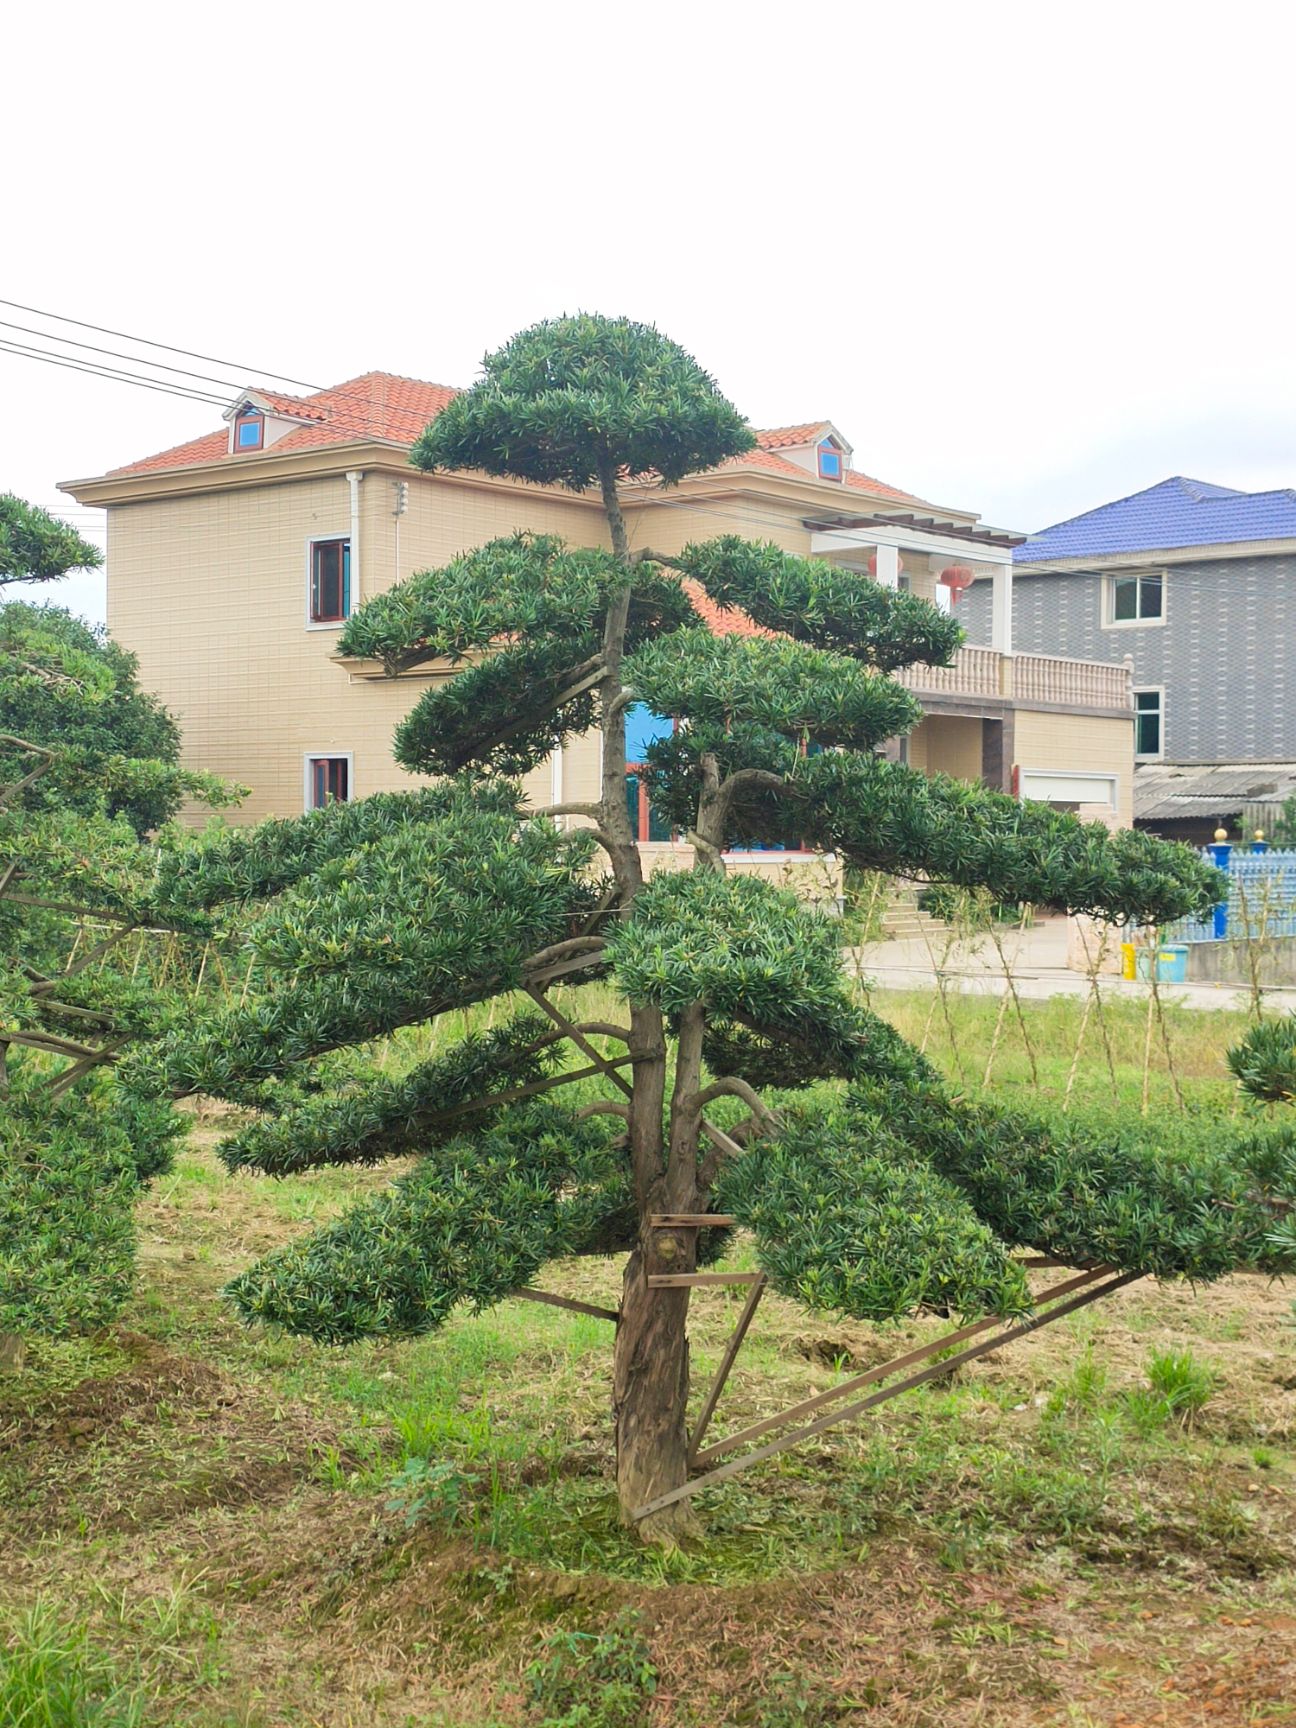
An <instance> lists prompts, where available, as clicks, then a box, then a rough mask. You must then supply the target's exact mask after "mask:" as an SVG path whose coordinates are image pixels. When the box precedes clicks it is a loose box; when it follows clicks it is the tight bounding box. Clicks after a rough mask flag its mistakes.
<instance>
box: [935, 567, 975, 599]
mask: <svg viewBox="0 0 1296 1728" xmlns="http://www.w3.org/2000/svg"><path fill="white" fill-rule="evenodd" d="M936 580H937V581H938V582H940V583H942V584H943V586H944V587H946V588H948V589H949V591H950V605H951V606H956V605H957V604H958V597H959V595H960V594H961V593H962V592H963V590H964V589H965V588H970V587H971V586H972V582H973V580H974V577H973V573H972V571H971V570H969V569H968V567H967V565H966V564H947V565H946V566H945V568H944V569H943V570H942V571H941V573H940V575H939V576H938V577H937V578H936Z"/></svg>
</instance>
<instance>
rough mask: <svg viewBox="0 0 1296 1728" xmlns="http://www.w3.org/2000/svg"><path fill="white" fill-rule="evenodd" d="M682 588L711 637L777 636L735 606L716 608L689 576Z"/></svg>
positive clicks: (706, 594) (703, 590)
mask: <svg viewBox="0 0 1296 1728" xmlns="http://www.w3.org/2000/svg"><path fill="white" fill-rule="evenodd" d="M683 588H684V592H685V593H686V594H687V595H688V597H689V599H690V600H691V601H692V602H693V610H694V611H695V612H696V613H697V614H698V615H699V617H700V618H701V619H702V622H703V623H704V624H705V625H706V627H707V629H708V630H709V631H710V632H711V634H712V635H713V636H770V637H773V636H777V634H778V632H777V631H776V630H767V629H766V628H765V626H764V625H763V624H758V623H757V622H756V620H755V619H754V618H749V617H748V616H747V614H746V613H745V612H742V611H739V609H738V607H736V606H733V607H729V606H718V605H717V604H716V602H715V601H714V600H713V599H712V598H711V596H710V595H709V594H708V593H707V591H706V589H705V588H704V587H703V586H702V584H701V583H700V582H695V581H694V580H693V578H692V577H691V576H686V577H685V578H684V581H683Z"/></svg>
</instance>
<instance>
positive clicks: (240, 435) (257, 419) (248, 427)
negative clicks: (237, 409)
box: [234, 408, 265, 452]
mask: <svg viewBox="0 0 1296 1728" xmlns="http://www.w3.org/2000/svg"><path fill="white" fill-rule="evenodd" d="M264 444H265V420H264V419H263V417H262V416H261V415H260V414H259V413H258V412H257V411H256V409H254V408H253V409H249V410H248V412H247V413H246V414H240V415H239V417H238V419H237V420H235V422H234V449H235V451H236V452H237V451H240V450H260V449H261V448H262V446H263V445H264Z"/></svg>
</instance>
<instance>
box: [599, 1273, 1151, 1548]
mask: <svg viewBox="0 0 1296 1728" xmlns="http://www.w3.org/2000/svg"><path fill="white" fill-rule="evenodd" d="M1142 1276H1143V1274H1142V1273H1141V1272H1115V1271H1114V1268H1112V1267H1110V1266H1108V1267H1099V1268H1098V1269H1097V1270H1095V1271H1091V1272H1083V1273H1080V1274H1079V1275H1078V1276H1077V1277H1076V1278H1072V1279H1068V1280H1067V1281H1066V1282H1065V1283H1064V1284H1059V1285H1057V1286H1055V1288H1054V1289H1052V1290H1046V1291H1045V1292H1044V1294H1043V1295H1042V1296H1041V1297H1040V1298H1039V1301H1040V1302H1055V1303H1056V1305H1055V1306H1053V1307H1050V1308H1049V1310H1048V1311H1047V1313H1043V1314H1034V1315H1032V1316H1031V1317H1030V1319H1028V1320H1021V1321H1018V1322H1016V1323H1014V1324H1013V1325H1010V1326H1007V1327H1004V1328H1003V1329H1002V1330H999V1331H995V1332H993V1334H992V1335H991V1336H990V1337H988V1338H986V1337H982V1338H980V1339H979V1340H978V1341H977V1342H976V1343H975V1344H971V1345H969V1346H968V1348H967V1349H966V1350H960V1351H958V1352H957V1353H956V1354H955V1355H953V1356H948V1357H945V1358H944V1359H943V1360H941V1361H938V1362H934V1363H932V1364H930V1365H929V1366H928V1367H926V1368H922V1369H920V1370H919V1371H918V1372H917V1373H915V1374H910V1375H908V1376H906V1378H904V1379H903V1380H899V1381H897V1382H896V1383H895V1384H894V1385H891V1386H884V1387H882V1388H881V1390H880V1391H877V1392H873V1393H870V1394H869V1396H868V1397H867V1398H860V1399H857V1400H856V1402H855V1403H853V1404H848V1405H847V1406H846V1407H845V1409H841V1410H830V1411H828V1412H827V1414H826V1415H823V1416H819V1417H818V1418H816V1420H815V1421H813V1422H807V1423H805V1424H804V1425H803V1426H802V1427H800V1428H794V1429H793V1430H792V1432H791V1433H790V1434H784V1435H782V1436H781V1437H780V1438H779V1439H777V1440H771V1441H770V1442H769V1443H768V1444H767V1445H765V1446H759V1447H757V1449H756V1450H755V1451H754V1452H748V1453H745V1454H744V1455H743V1456H742V1457H741V1458H735V1459H732V1460H731V1461H730V1462H729V1463H728V1464H721V1465H720V1466H718V1468H716V1469H714V1470H708V1471H707V1472H706V1473H705V1474H704V1475H701V1476H697V1477H695V1478H694V1479H693V1480H692V1481H691V1482H686V1483H684V1484H683V1486H682V1487H679V1488H674V1489H672V1490H671V1491H670V1493H668V1494H659V1495H658V1496H657V1498H656V1499H655V1500H649V1501H648V1502H647V1504H646V1505H643V1506H640V1507H638V1508H636V1510H635V1511H634V1512H633V1513H631V1517H632V1518H633V1519H635V1521H636V1522H637V1521H639V1520H640V1519H643V1518H647V1517H649V1516H651V1514H653V1513H654V1512H661V1511H664V1510H665V1508H666V1507H667V1506H673V1505H675V1504H676V1503H677V1502H678V1501H680V1500H687V1499H689V1498H690V1497H691V1496H692V1495H694V1494H696V1493H698V1492H699V1490H701V1489H703V1488H709V1487H712V1486H713V1485H715V1484H716V1483H719V1482H724V1481H727V1480H728V1479H729V1477H731V1476H736V1475H738V1473H739V1472H740V1471H742V1470H748V1469H750V1468H751V1466H752V1465H753V1464H762V1463H764V1461H765V1460H766V1459H767V1458H773V1457H775V1456H776V1455H777V1454H778V1453H780V1452H785V1451H787V1450H788V1448H789V1447H791V1446H797V1445H799V1444H800V1443H801V1441H803V1440H810V1439H813V1438H814V1437H815V1436H816V1435H818V1434H822V1433H823V1432H824V1431H825V1430H826V1429H828V1428H833V1427H835V1426H836V1425H837V1424H838V1423H840V1422H849V1421H851V1420H853V1418H855V1417H856V1416H861V1415H863V1413H864V1412H865V1411H866V1410H871V1409H873V1408H875V1407H876V1406H877V1405H879V1404H885V1403H887V1402H889V1401H890V1400H891V1399H892V1398H898V1397H899V1396H900V1395H901V1393H904V1392H910V1391H913V1390H914V1388H915V1387H918V1386H922V1385H925V1384H926V1383H927V1382H928V1381H929V1380H935V1379H937V1378H939V1377H940V1376H942V1375H945V1374H949V1373H951V1372H952V1371H953V1370H954V1369H956V1368H961V1367H962V1366H963V1364H964V1363H966V1362H971V1361H974V1360H975V1359H976V1358H977V1357H978V1356H984V1355H986V1354H988V1352H990V1351H991V1350H998V1349H1000V1348H1002V1346H1003V1345H1005V1344H1011V1343H1012V1342H1014V1340H1016V1339H1018V1338H1024V1337H1026V1336H1027V1335H1028V1334H1029V1333H1031V1332H1036V1331H1038V1330H1039V1328H1040V1327H1041V1326H1047V1325H1049V1324H1051V1323H1052V1322H1053V1321H1054V1320H1061V1319H1062V1318H1064V1316H1066V1315H1067V1314H1071V1313H1074V1312H1075V1310H1076V1309H1077V1308H1083V1307H1084V1306H1085V1305H1086V1304H1087V1303H1089V1302H1095V1301H1097V1300H1098V1299H1099V1298H1100V1297H1102V1296H1109V1295H1111V1294H1112V1292H1113V1291H1115V1290H1119V1289H1120V1288H1121V1287H1122V1286H1123V1285H1126V1284H1132V1283H1133V1282H1134V1281H1135V1279H1137V1278H1141V1277H1142ZM1067 1291H1077V1292H1078V1293H1077V1294H1075V1295H1072V1296H1069V1297H1067V1299H1066V1300H1065V1301H1056V1298H1058V1297H1061V1296H1063V1295H1064V1294H1065V1292H1067ZM998 1324H999V1322H998V1321H997V1320H995V1319H993V1318H992V1319H990V1320H989V1321H976V1322H974V1323H973V1325H972V1326H971V1327H964V1328H960V1330H959V1331H958V1332H956V1333H949V1334H947V1335H946V1336H945V1337H943V1338H939V1339H935V1340H934V1341H933V1342H932V1343H931V1344H930V1345H925V1346H923V1347H922V1348H921V1349H920V1350H919V1351H916V1352H914V1351H911V1352H910V1353H909V1355H908V1356H905V1357H898V1358H897V1359H896V1360H895V1361H894V1362H888V1363H883V1364H882V1365H881V1366H880V1367H878V1368H874V1369H870V1370H869V1371H868V1373H867V1374H863V1375H860V1376H858V1377H857V1378H856V1379H855V1380H853V1381H848V1382H847V1383H846V1384H845V1385H843V1386H840V1387H833V1388H831V1389H830V1391H829V1392H826V1393H820V1394H819V1396H818V1398H817V1399H807V1400H806V1401H805V1402H804V1403H803V1404H799V1405H794V1406H793V1408H792V1409H791V1410H789V1411H785V1412H784V1414H783V1415H782V1416H778V1417H772V1418H771V1419H770V1421H769V1422H768V1423H763V1424H762V1423H757V1424H756V1425H755V1426H754V1427H753V1428H748V1429H744V1430H743V1431H742V1432H741V1433H740V1434H736V1435H731V1436H730V1437H729V1438H728V1439H727V1440H725V1441H722V1442H721V1443H720V1445H718V1446H713V1447H710V1448H709V1449H708V1450H707V1451H706V1452H702V1453H699V1454H698V1457H697V1462H698V1463H702V1462H704V1461H705V1460H706V1459H707V1458H708V1457H715V1456H716V1455H717V1453H719V1452H722V1451H728V1450H729V1449H730V1448H732V1447H733V1446H736V1445H739V1444H742V1443H743V1442H744V1441H746V1440H747V1439H749V1438H753V1437H754V1435H755V1434H756V1433H757V1432H768V1430H769V1428H771V1427H775V1428H777V1427H782V1426H783V1425H784V1424H786V1423H787V1422H789V1421H791V1420H793V1419H794V1418H795V1416H796V1415H798V1414H802V1413H804V1412H805V1411H806V1409H807V1408H808V1407H809V1406H815V1405H817V1406H822V1405H823V1404H825V1403H827V1402H828V1401H829V1400H830V1399H838V1398H840V1397H842V1396H843V1395H844V1394H845V1393H847V1392H848V1391H849V1390H850V1388H851V1387H852V1386H858V1385H861V1384H862V1383H864V1382H865V1381H866V1380H869V1379H873V1380H880V1379H886V1378H888V1377H889V1376H890V1375H892V1374H894V1373H895V1372H896V1371H897V1370H898V1369H899V1368H900V1367H901V1366H902V1365H904V1364H906V1363H907V1362H910V1361H913V1360H915V1359H917V1358H919V1357H925V1356H930V1355H935V1354H937V1353H939V1352H940V1351H943V1350H947V1349H948V1348H949V1346H950V1343H951V1342H952V1341H954V1340H955V1339H956V1338H958V1337H967V1336H970V1335H971V1333H972V1332H974V1331H976V1332H981V1331H984V1330H985V1329H987V1327H995V1326H997V1325H998Z"/></svg>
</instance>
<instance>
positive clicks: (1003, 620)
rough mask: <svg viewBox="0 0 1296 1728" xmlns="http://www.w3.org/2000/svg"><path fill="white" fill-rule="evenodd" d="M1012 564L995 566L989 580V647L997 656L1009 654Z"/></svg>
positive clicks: (1010, 647)
mask: <svg viewBox="0 0 1296 1728" xmlns="http://www.w3.org/2000/svg"><path fill="white" fill-rule="evenodd" d="M1012 579H1013V572H1012V564H1011V562H1009V563H1006V564H996V565H995V572H994V576H993V577H992V579H991V594H990V646H991V647H992V648H993V649H994V650H995V651H996V653H999V654H1011V653H1012V651H1013V645H1012Z"/></svg>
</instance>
